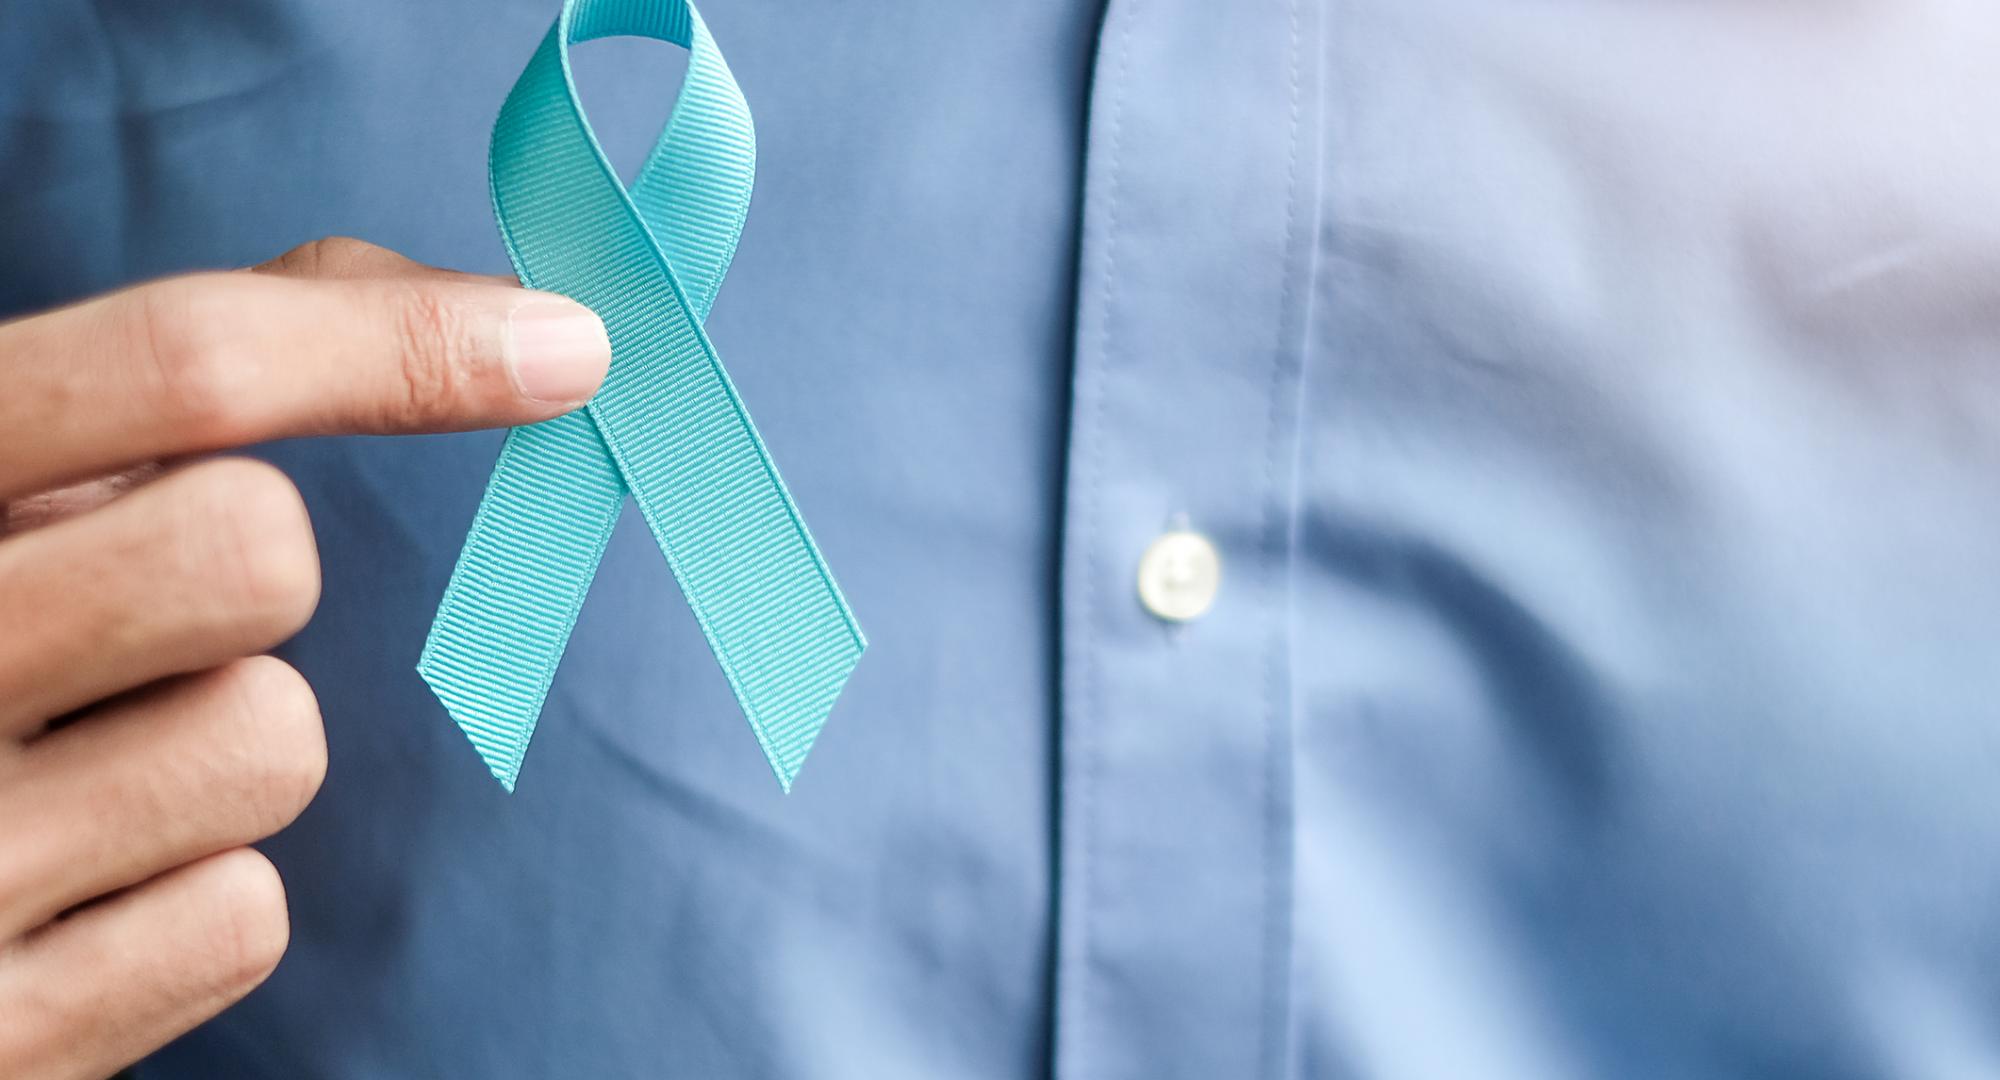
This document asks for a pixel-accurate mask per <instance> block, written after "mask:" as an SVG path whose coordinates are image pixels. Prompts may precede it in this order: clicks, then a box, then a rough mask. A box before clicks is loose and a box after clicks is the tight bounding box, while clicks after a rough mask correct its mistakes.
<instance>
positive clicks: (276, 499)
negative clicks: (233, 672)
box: [191, 458, 320, 637]
mask: <svg viewBox="0 0 2000 1080" xmlns="http://www.w3.org/2000/svg"><path fill="white" fill-rule="evenodd" d="M200 468H201V470H202V473H203V475H202V477H201V483H200V485H199V495H198V497H197V498H196V500H195V503H196V505H195V506H193V507H192V508H191V512H192V513H194V514H196V515H197V516H198V518H199V519H200V521H198V522H197V523H196V525H197V527H200V526H201V523H202V522H206V523H209V524H208V525H207V527H208V528H209V529H211V530H213V533H214V538H215V543H214V548H213V554H212V555H211V559H212V561H213V562H215V563H217V564H219V565H216V566H213V567H211V568H210V569H211V572H212V574H213V580H214V582H215V583H216V590H217V592H218V594H219V597H220V600H221V602H222V603H223V604H224V605H225V607H226V608H227V609H228V612H227V614H228V617H229V618H230V619H232V620H235V621H240V622H247V623H248V624H249V625H250V626H251V627H252V628H253V629H256V630H259V631H261V632H262V633H263V634H264V635H265V636H277V637H283V636H289V635H290V634H293V633H296V632H297V631H298V630H299V629H300V628H301V627H303V626H304V625H305V623H306V620H308V619H309V618H311V617H312V612H313V609H314V608H315V607H317V606H318V604H319V588H320V578H319V554H318V550H317V548H316V546H315V544H314V542H313V536H312V526H311V523H310V521H309V520H308V518H307V516H306V509H305V502H304V500H303V499H301V498H300V496H299V492H298V489H297V488H295V487H293V486H292V482H291V481H290V480H289V479H287V478H286V477H285V475H284V474H283V473H281V472H279V471H278V470H277V469H276V468H273V467H272V466H270V465H267V464H265V463H263V462H260V461H253V460H250V459H247V458H232V459H224V460H220V461H214V462H209V463H207V464H206V465H204V466H201V467H200Z"/></svg>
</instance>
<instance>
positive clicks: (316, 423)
mask: <svg viewBox="0 0 2000 1080" xmlns="http://www.w3.org/2000/svg"><path fill="white" fill-rule="evenodd" d="M610 361H611V346H610V342H609V340H608V339H607V337H606V335H605V332H604V325H603V323H602V322H600V321H599V320H598V318H597V316H596V315H594V314H592V313H591V312H590V311H589V309H587V308H585V307H583V306H581V305H579V304H577V303H575V302H573V301H571V300H568V299H566V298H564V297H561V296H557V295H555V294H552V293H542V292H534V291H531V290H527V289H522V288H518V287H515V286H510V285H502V284H497V283H490V282H487V281H483V280H477V279H468V278H467V276H465V275H449V274H445V273H443V272H433V273H428V274H426V273H404V274H402V275H401V276H396V277H389V278H383V279H351V278H348V279H338V280H312V279H302V278H295V277H286V276H282V275H268V274H232V273H210V274H195V275H190V276H185V277H179V278H169V279H166V280H163V281H158V282H154V283H151V284H147V285H141V286H138V287H136V288H132V289H127V290H125V291H123V292H118V293H112V294H110V295H108V296H104V297H100V298H98V299H94V300H89V301H85V302H83V303H81V304H77V305H75V306H72V307H69V308H64V309H60V310H57V311H54V312H50V313H48V314H44V315H38V316H32V317H29V318H26V319H21V320H17V321H15V322H11V323H5V324H0V385H4V386H6V387H7V393H5V394H0V499H5V498H8V497H10V496H13V495H18V494H22V493H24V492H30V491H37V490H42V489H45V488H48V487H51V486H54V485H56V484H60V483H63V482H65V481H69V480H74V479H78V478H81V477H86V476H92V475H96V474H99V473H102V472H106V471H109V470H112V469H115V468H118V467H120V466H123V465H127V464H131V463H134V462H140V461H147V460H152V459H155V458H160V457H168V456H173V455H179V454H186V453H196V452H202V451H208V450H219V449H224V448H227V447H232V446H240V445H244V444H247V443H253V442H261V441H265V440H268V439H276V438H287V437H291V436H297V435H323V434H336V433H369V434H388V433H397V432H423V431H456V430H464V429H468V428H478V427H497V426H508V425H515V424H524V423H532V422H535V421H539V420H546V419H549V418H550V417H553V416H557V415H560V414H562V413H565V412H568V411H570V410H571V409H574V408H576V407H577V406H579V405H581V404H583V403H584V401H586V400H587V399H588V398H589V396H590V395H591V394H592V393H594V392H595V391H596V388H597V385H598V383H600V382H601V381H603V378H604V374H605V371H606V370H607V368H608V367H609V365H610Z"/></svg>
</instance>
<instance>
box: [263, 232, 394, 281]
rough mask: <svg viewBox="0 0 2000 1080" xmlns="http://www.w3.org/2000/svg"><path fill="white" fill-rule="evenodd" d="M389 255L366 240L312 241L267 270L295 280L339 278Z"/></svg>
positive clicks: (323, 238)
mask: <svg viewBox="0 0 2000 1080" xmlns="http://www.w3.org/2000/svg"><path fill="white" fill-rule="evenodd" d="M386 254H387V252H386V251H385V250H384V249H382V248H380V247H377V246H376V245H374V244H371V243H369V242H367V241H366V240H356V239H355V238H354V237H351V236H323V237H321V238H319V239H318V240H308V241H306V242H305V243H303V244H300V245H299V246H298V247H295V248H293V249H292V250H290V251H287V252H285V253H284V254H283V255H280V256H278V257H277V258H275V259H272V260H271V261H270V262H268V263H266V264H265V265H264V267H263V269H268V270H272V271H276V272H277V273H281V274H287V275H290V276H293V277H311V278H316V277H339V276H341V275H343V274H347V273H351V272H352V271H354V270H355V269H356V268H357V267H361V266H365V265H368V264H369V263H372V262H376V261H379V260H381V259H382V258H383V257H384V256H385V255H386Z"/></svg>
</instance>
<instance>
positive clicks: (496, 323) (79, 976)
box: [0, 239, 611, 1080]
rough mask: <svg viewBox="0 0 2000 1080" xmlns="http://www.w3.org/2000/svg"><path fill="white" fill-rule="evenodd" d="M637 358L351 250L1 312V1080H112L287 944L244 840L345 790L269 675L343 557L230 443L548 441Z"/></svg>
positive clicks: (253, 980)
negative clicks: (530, 432) (534, 430)
mask: <svg viewBox="0 0 2000 1080" xmlns="http://www.w3.org/2000/svg"><path fill="white" fill-rule="evenodd" d="M610 356H611V350H610V344H609V342H608V341H607V340H606V337H605V332H604V327H603V324H602V323H601V322H600V321H599V320H598V318H597V317H596V316H595V315H593V314H592V313H591V312H590V311H589V310H588V309H586V308H584V307H582V306H580V305H577V304H575V303H573V302H571V301H569V300H566V299H564V298H562V297H559V296H554V295H552V294H548V293H540V292H532V291H529V290H525V289H522V288H520V287H519V286H518V285H516V284H514V283H513V281H512V279H511V278H510V279H494V278H483V277H475V276H472V275H467V274H455V273H450V272H446V271H441V270H433V269H429V268H427V267H423V266H420V265H418V264H416V263H413V262H410V261H408V260H406V259H404V258H402V257H401V256H398V255H395V254H393V253H391V252H388V251H385V250H383V249H380V248H376V247H372V246H370V245H367V244H363V243H360V242H359V241H353V240H338V239H335V240H322V241H318V242H316V243H312V244H307V245H305V246H304V247H301V248H298V249H296V250H294V251H292V252H290V253H288V254H286V255H284V256H282V257H280V258H278V259H276V260H274V261H273V262H271V263H268V264H265V265H264V266H260V267H257V268H256V269H254V270H251V271H236V272H227V273H208V274H194V275H189V276H185V277H178V278H169V279H166V280H162V281H157V282H153V283H151V284H146V285H140V286H137V287H135V288H131V289H127V290H124V291H122V292H117V293H112V294H109V295H106V296H102V297H98V298H96V299H92V300H87V301H84V302H82V303H79V304H76V305H74V306H71V307H67V308H63V309H60V310H56V311H51V312H48V313H46V314H40V315H34V316H30V317H28V318H23V319H18V320H15V321H13V322H7V323H0V380H4V382H0V385H4V386H6V387H7V390H6V392H5V393H4V394H0V1076H6V1077H15V1078H35V1080H39V1078H44V1077H47V1078H72V1077H74V1078H89V1077H103V1076H106V1075H109V1074H111V1073H114V1072H116V1071H118V1069H119V1068H120V1067H122V1066H124V1065H126V1064H128V1063H130V1062H132V1061H134V1060H136V1059H138V1058H140V1057H142V1056H143V1055H145V1054H146V1053H147V1052H148V1051H150V1050H152V1049H154V1048H155V1047H158V1046H160V1045H162V1044H163V1043H165V1042H167V1041H168V1040H170V1039H172V1038H173V1037H175V1036H176V1035H179V1034H181V1033H182V1032H184V1031H187V1030H188V1029H189V1028H191V1027H193V1026H194V1025H196V1024H198V1023H200V1022H201V1021H203V1020H205V1019H207V1018H208V1017H210V1016H213V1015H215V1014H216V1013H217V1012H220V1011H221V1010H222V1009H223V1008H225V1007H227V1006H228V1005H230V1004H231V1003H233V1002H234V1001H236V1000H237V999H238V998H241V997H242V996H243V995H244V994H246V993H248V992H249V991H250V990H251V989H252V988H254V987H256V986H257V985H258V984H259V983H260V982H262V981H263V980H264V979H265V977H266V976H268V975H269V974H270V973H271V971H272V970H273V968H275V967H276V965H277V963H278V960H279V958H280V957H281V956H282V955H283V953H284V951H285V946H286V943H287V941H288V939H289V935H290V925H289V918H288V915H287V909H286V904H285V892H284V886H283V884H282V883H281V882H280V880H279V878H278V874H277V871H276V870H275V869H274V868H273V867H272V866H271V864H270V863H269V862H268V861H266V860H265V858H264V857H263V856H262V855H260V854H258V853H257V852H256V851H254V850H252V849H251V848H249V847H247V846H245V845H247V844H250V843H252V842H253V841H256V840H259V839H262V838H264V837H267V836H269V835H271V834H272V833H274V832H276V831H278V830H279V829H282V828H284V827H285V826H286V825H288V824H290V823H291V821H292V820H293V819H294V818H296V817H297V816H298V815H299V813H300V812H301V811H303V810H304V809H305V807H306V804H307V803H308V802H310V801H311V799H312V797H313V795H314V794H315V793H316V792H317V791H318V789H319V786H320V782H321V779H322V777H323V776H324V774H325V770H326V743H325V736H324V731H323V729H322V727H321V720H320V714H319V708H318V705H317V703H316V701H315V699H314V696H313V692H312V690H311V688H310V687H308V686H307V684H306V681H305V679H304V678H302V677H301V676H300V675H299V673H298V672H296V671H294V670H293V669H292V668H291V667H289V666H287V665H286V664H285V663H284V662H282V661H280V660H277V659H275V658H273V657H270V656H267V655H262V654H263V653H264V652H265V651H266V650H268V649H271V648H273V647H274V646H276V645H278V644H279V643H280V642H282V641H283V640H284V639H286V638H287V637H290V636H291V635H292V634H294V633H296V632H297V631H298V630H299V628H300V627H302V626H303V625H305V622H306V620H307V619H308V618H309V617H310V616H311V614H312V611H313V608H314V606H315V604H316V603H317V602H318V599H319V588H320V580H319V561H318V555H317V552H316V550H315V547H314V543H313V535H312V527H311V524H310V523H309V521H308V520H307V517H306V510H305V505H304V503H303V502H302V501H301V500H300V497H299V494H298V492H297V490H296V489H295V488H294V487H293V486H292V484H291V482H290V481H288V480H287V479H285V477H284V475H283V474H281V473H279V472H278V471H277V470H276V469H274V468H272V467H271V466H269V465H266V464H262V463H260V462H256V461H253V460H250V459H247V458H240V457H236V458H232V457H217V456H214V452H216V451H222V450H227V449H229V448H231V447H236V446H244V445H248V444H251V443H256V442H262V441H265V440H269V439H277V438H286V437H291V436H299V435H326V434H336V433H358V434H392V433H399V432H433V431H455V430H464V429H470V428H478V427H497V426H503V425H514V424H523V423H531V422H534V421H538V420H545V419H548V418H550V417H552V416H556V415H559V414H561V413H565V412H568V411H570V410H572V409H574V408H576V407H578V406H579V405H581V404H582V403H583V402H584V401H585V400H586V399H587V398H588V397H589V396H590V395H591V394H592V393H593V392H595V390H596V389H597V386H598V383H599V382H601V381H602V379H603V378H604V374H605V372H606V370H607V368H608V366H609V364H610Z"/></svg>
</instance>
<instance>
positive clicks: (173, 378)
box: [133, 274, 258, 444]
mask: <svg viewBox="0 0 2000 1080" xmlns="http://www.w3.org/2000/svg"><path fill="white" fill-rule="evenodd" d="M237 284H238V283H237V281H236V280H235V279H234V278H232V277H231V276H230V275H227V274H193V275H189V276H186V277H181V278H175V279H171V280H169V281H164V282H160V283H159V284H157V285H153V286H151V287H148V288H145V289H141V290H138V291H137V292H136V293H135V294H134V296H135V298H136V301H137V303H136V307H135V309H134V313H133V317H134V320H135V321H136V323H137V324H138V330H137V337H138V342H137V346H138V348H137V352H138V354H139V355H140V356H142V357H144V358H145V360H146V361H147V362H146V363H145V364H144V365H142V366H141V367H140V368H139V371H140V376H139V377H140V378H141V379H143V380H145V381H146V382H148V383H149V384H150V385H148V386H145V387H143V388H142V392H143V393H144V394H145V396H146V397H147V399H148V400H150V401H152V402H154V403H155V406H156V409H157V411H158V412H159V413H160V414H161V415H163V416H164V417H165V418H166V419H167V420H168V421H169V422H173V423H175V424H176V425H177V426H182V427H185V428H187V429H188V430H189V431H192V432H199V433H202V434H203V435H204V436H205V437H206V440H207V441H211V442H214V443H217V444H221V443H225V442H230V441H233V440H235V439H236V438H237V437H238V435H239V434H240V433H241V432H243V431H244V430H245V423H246V421H247V420H248V419H249V418H248V417H246V416H245V415H244V403H245V402H246V401H247V400H248V398H249V395H248V394H246V393H245V390H246V387H247V386H248V385H249V383H250V382H251V381H252V380H253V379H254V375H255V373H254V370H253V367H252V365H254V364H256V363H257V362H258V359H257V358H256V357H254V356H249V355H246V354H245V353H244V351H243V349H242V348H241V347H240V346H239V345H238V344H237V337H236V335H233V334H231V333H230V332H229V326H230V322H231V319H232V318H233V316H234V315H235V313H236V312H237V311H238V310H239V308H240V298H239V295H238V290H237Z"/></svg>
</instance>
